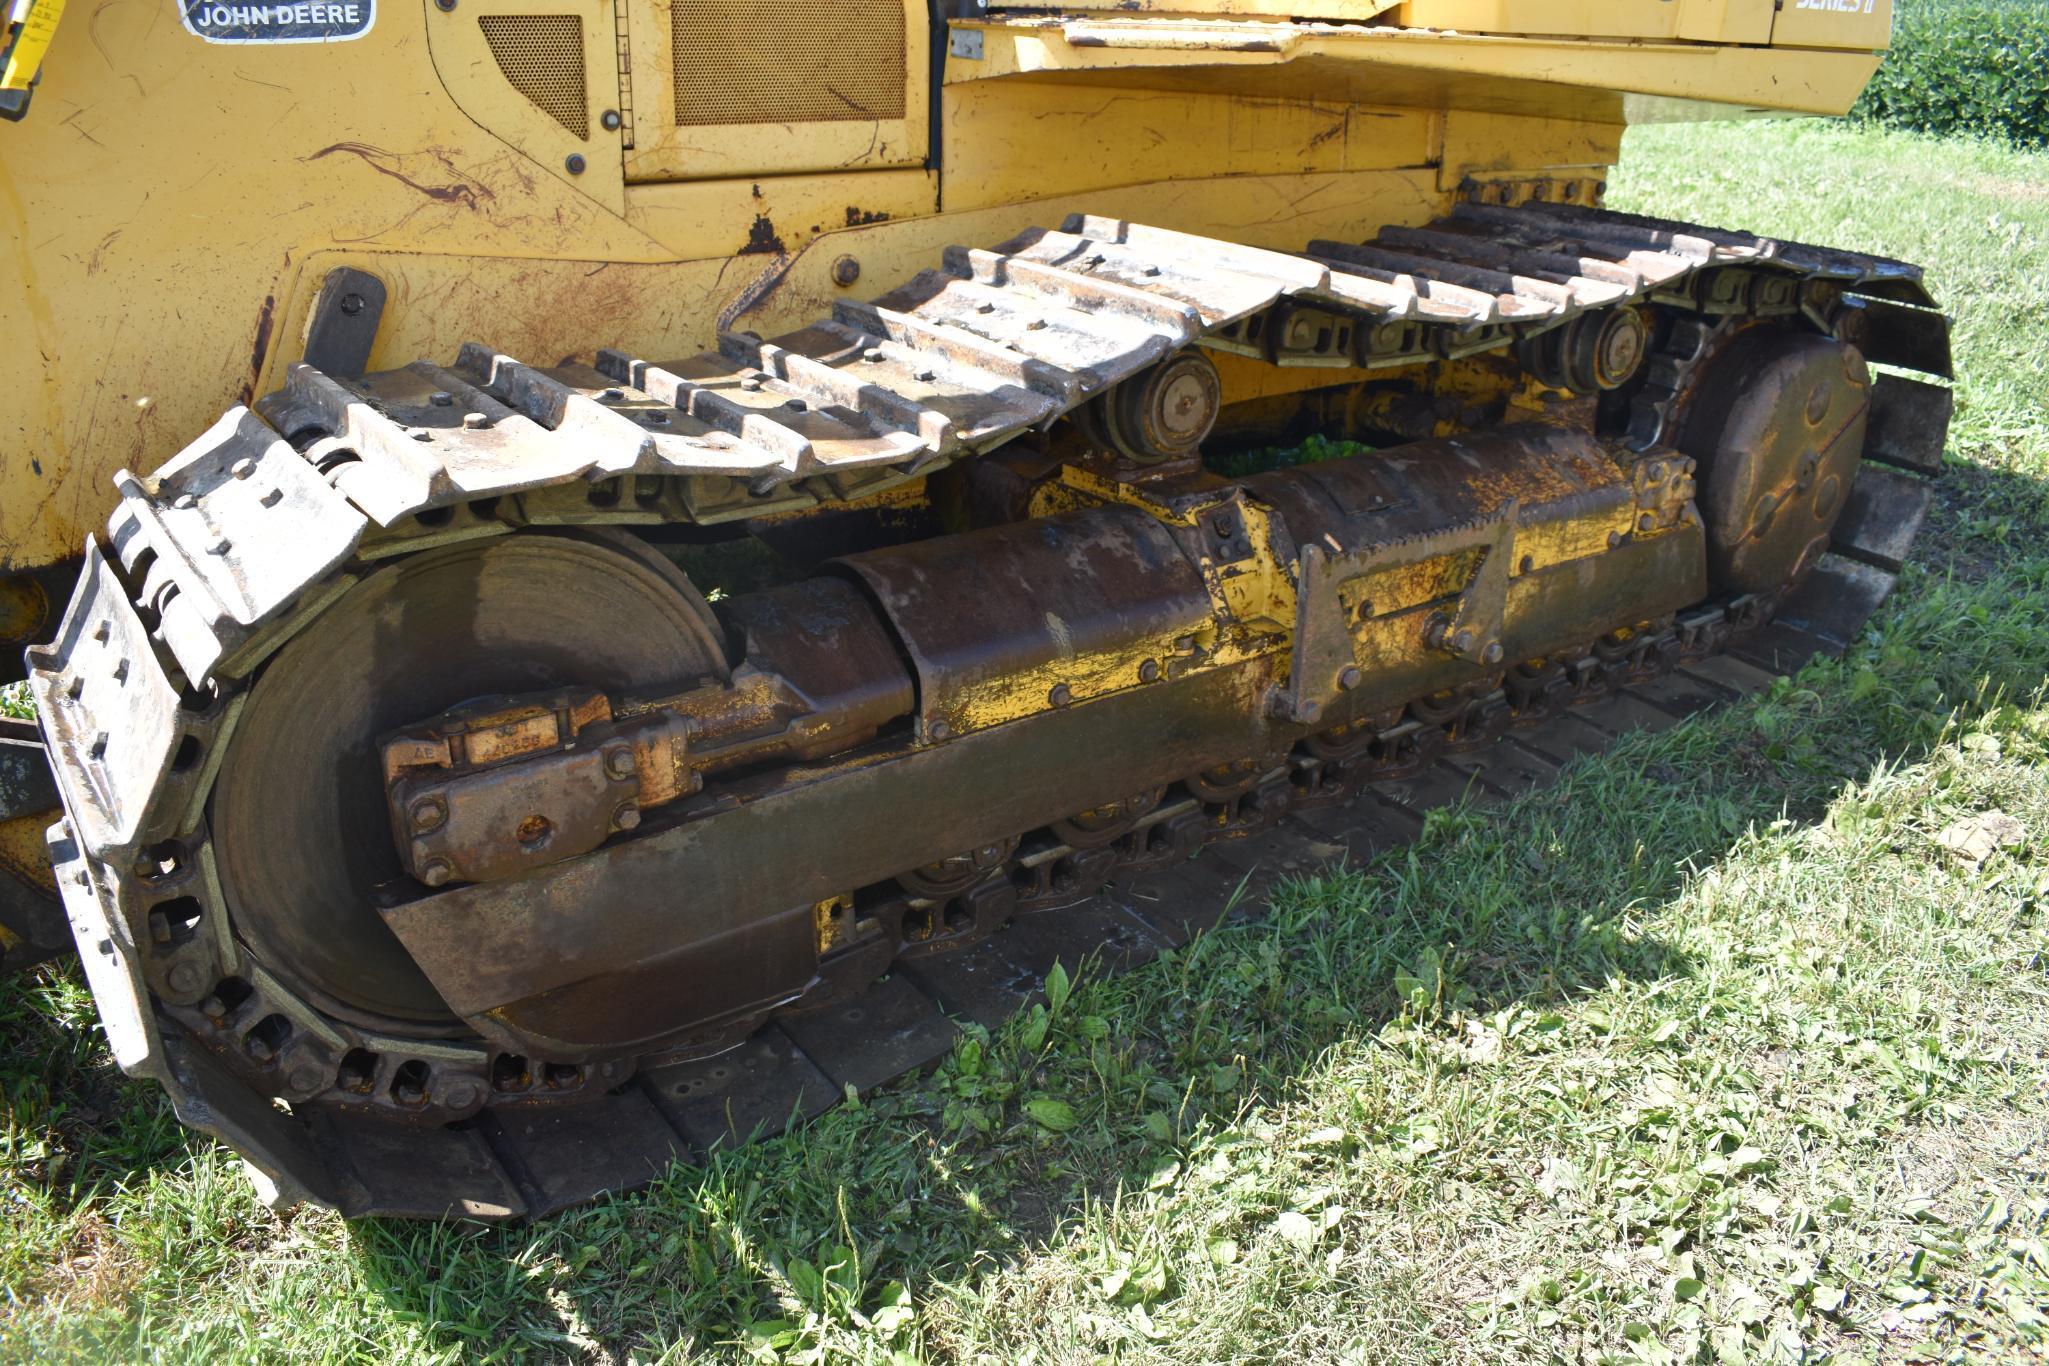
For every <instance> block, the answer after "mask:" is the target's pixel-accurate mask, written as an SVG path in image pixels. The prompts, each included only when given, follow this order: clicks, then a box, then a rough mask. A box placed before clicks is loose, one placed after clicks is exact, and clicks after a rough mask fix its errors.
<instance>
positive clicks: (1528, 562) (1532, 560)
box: [1522, 555, 1537, 574]
mask: <svg viewBox="0 0 2049 1366" xmlns="http://www.w3.org/2000/svg"><path fill="white" fill-rule="evenodd" d="M1536 567H1537V557H1536V556H1535V555H1525V556H1523V562H1522V572H1523V573H1525V574H1527V573H1529V572H1530V571H1531V570H1532V569H1535V568H1536Z"/></svg>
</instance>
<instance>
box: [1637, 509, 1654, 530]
mask: <svg viewBox="0 0 2049 1366" xmlns="http://www.w3.org/2000/svg"><path fill="white" fill-rule="evenodd" d="M1657 526H1658V519H1657V518H1656V517H1653V516H1652V515H1651V514H1650V513H1648V512H1646V513H1645V514H1644V515H1643V516H1641V517H1639V518H1637V519H1636V529H1637V530H1638V531H1655V530H1657Z"/></svg>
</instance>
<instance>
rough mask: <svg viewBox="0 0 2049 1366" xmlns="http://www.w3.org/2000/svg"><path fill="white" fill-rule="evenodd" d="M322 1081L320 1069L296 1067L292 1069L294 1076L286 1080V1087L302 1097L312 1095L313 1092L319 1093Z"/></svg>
mask: <svg viewBox="0 0 2049 1366" xmlns="http://www.w3.org/2000/svg"><path fill="white" fill-rule="evenodd" d="M321 1081H322V1077H321V1075H320V1069H319V1068H317V1067H294V1068H293V1069H292V1074H291V1075H290V1076H288V1077H286V1078H285V1085H287V1086H289V1087H291V1088H292V1089H293V1090H294V1091H297V1092H299V1093H300V1094H301V1095H311V1094H312V1093H313V1092H315V1091H318V1090H319V1089H320V1083H321Z"/></svg>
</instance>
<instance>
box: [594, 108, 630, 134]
mask: <svg viewBox="0 0 2049 1366" xmlns="http://www.w3.org/2000/svg"><path fill="white" fill-rule="evenodd" d="M625 122H626V121H625V120H624V119H622V118H620V117H619V111H618V110H616V109H607V110H606V111H605V112H604V113H602V114H600V115H598V123H599V124H600V125H602V126H603V128H604V130H605V131H606V132H607V133H616V132H618V131H619V128H620V125H622V124H624V123H625Z"/></svg>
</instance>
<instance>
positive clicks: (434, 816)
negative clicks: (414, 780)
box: [406, 797, 448, 835]
mask: <svg viewBox="0 0 2049 1366" xmlns="http://www.w3.org/2000/svg"><path fill="white" fill-rule="evenodd" d="M406 814H407V815H408V816H410V817H411V818H412V822H413V829H414V830H415V831H417V832H418V833H420V834H423V835H424V834H426V833H427V832H428V831H429V830H438V829H440V828H441V823H442V822H443V821H445V820H447V819H448V804H447V803H446V802H444V801H442V800H441V799H440V798H439V797H422V798H420V799H419V800H418V801H416V802H414V803H413V805H412V809H411V810H410V811H408V812H407V813H406Z"/></svg>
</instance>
